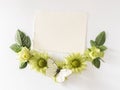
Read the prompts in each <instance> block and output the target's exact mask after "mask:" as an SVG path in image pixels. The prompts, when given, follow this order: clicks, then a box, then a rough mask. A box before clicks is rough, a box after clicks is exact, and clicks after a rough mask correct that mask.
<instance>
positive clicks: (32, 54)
mask: <svg viewBox="0 0 120 90" xmlns="http://www.w3.org/2000/svg"><path fill="white" fill-rule="evenodd" d="M105 41H106V33H105V31H102V32H101V33H99V34H98V35H97V37H96V38H95V40H90V44H91V47H90V48H87V49H86V50H85V51H84V54H81V53H70V54H69V55H68V56H66V57H65V58H64V60H63V61H58V60H54V59H53V58H52V57H51V56H50V55H49V54H48V53H45V52H40V51H37V50H32V49H31V39H30V37H29V36H27V35H26V34H25V33H24V32H23V31H21V30H17V32H16V35H15V43H14V44H12V45H11V46H10V48H11V49H12V50H13V51H14V52H15V53H17V55H18V58H19V62H20V65H19V68H20V69H24V68H25V67H27V65H30V67H31V68H32V69H34V70H36V71H37V72H40V73H42V74H43V75H46V76H48V77H50V78H52V79H53V80H54V81H56V82H64V81H65V80H66V78H67V77H68V76H70V75H71V74H72V73H79V72H82V71H84V70H85V68H86V67H88V66H87V64H86V63H87V62H91V64H92V65H93V66H95V67H96V68H100V64H101V61H103V59H102V58H103V57H104V52H105V50H106V49H107V47H106V46H105V45H104V43H105Z"/></svg>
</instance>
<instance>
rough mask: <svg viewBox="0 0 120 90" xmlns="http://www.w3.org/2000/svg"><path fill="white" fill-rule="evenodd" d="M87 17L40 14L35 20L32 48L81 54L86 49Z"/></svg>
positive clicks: (49, 13)
mask: <svg viewBox="0 0 120 90" xmlns="http://www.w3.org/2000/svg"><path fill="white" fill-rule="evenodd" d="M86 28H87V15H86V13H81V12H41V13H38V14H37V16H36V19H35V29H34V40H33V48H34V49H38V50H47V51H55V52H66V53H67V52H68V53H70V52H82V53H83V51H84V50H85V48H86Z"/></svg>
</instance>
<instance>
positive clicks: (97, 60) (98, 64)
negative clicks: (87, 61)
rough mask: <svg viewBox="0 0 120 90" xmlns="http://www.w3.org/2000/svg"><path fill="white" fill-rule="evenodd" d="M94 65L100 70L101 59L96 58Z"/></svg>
mask: <svg viewBox="0 0 120 90" xmlns="http://www.w3.org/2000/svg"><path fill="white" fill-rule="evenodd" d="M92 64H93V65H94V66H95V67H96V68H100V60H99V58H96V59H94V60H93V61H92Z"/></svg>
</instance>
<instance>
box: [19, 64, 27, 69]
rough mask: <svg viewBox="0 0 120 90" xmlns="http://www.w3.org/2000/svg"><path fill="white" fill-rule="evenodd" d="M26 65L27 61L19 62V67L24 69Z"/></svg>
mask: <svg viewBox="0 0 120 90" xmlns="http://www.w3.org/2000/svg"><path fill="white" fill-rule="evenodd" d="M26 66H27V62H21V63H20V66H19V68H20V69H24V68H26Z"/></svg>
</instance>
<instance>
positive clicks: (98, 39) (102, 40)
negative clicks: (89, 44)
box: [95, 31, 106, 46]
mask: <svg viewBox="0 0 120 90" xmlns="http://www.w3.org/2000/svg"><path fill="white" fill-rule="evenodd" d="M105 40H106V34H105V31H103V32H101V33H100V34H99V35H98V36H97V37H96V39H95V42H96V44H97V45H98V46H101V45H103V44H104V43H105Z"/></svg>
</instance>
